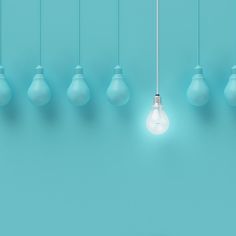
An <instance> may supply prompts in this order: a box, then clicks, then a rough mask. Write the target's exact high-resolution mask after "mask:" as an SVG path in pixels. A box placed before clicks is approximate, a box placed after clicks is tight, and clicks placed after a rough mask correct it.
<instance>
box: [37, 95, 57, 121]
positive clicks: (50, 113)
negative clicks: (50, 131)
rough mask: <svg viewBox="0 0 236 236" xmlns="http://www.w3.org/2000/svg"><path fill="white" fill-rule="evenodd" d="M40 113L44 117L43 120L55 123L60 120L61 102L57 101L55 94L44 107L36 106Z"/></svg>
mask: <svg viewBox="0 0 236 236" xmlns="http://www.w3.org/2000/svg"><path fill="white" fill-rule="evenodd" d="M35 109H37V111H38V114H39V115H40V116H41V117H42V118H43V120H44V121H45V122H47V123H49V124H54V123H56V122H57V121H59V117H60V115H61V114H59V104H58V102H57V101H56V98H55V97H54V96H53V97H52V100H51V101H50V102H49V104H47V105H46V106H43V107H35Z"/></svg>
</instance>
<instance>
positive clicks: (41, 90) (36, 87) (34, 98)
mask: <svg viewBox="0 0 236 236" xmlns="http://www.w3.org/2000/svg"><path fill="white" fill-rule="evenodd" d="M36 70H37V73H36V75H35V76H34V78H33V82H32V83H31V85H30V87H29V89H28V97H29V99H30V101H31V102H32V103H33V104H34V105H35V106H39V107H41V106H45V105H47V104H48V103H49V102H50V100H51V97H52V95H51V90H50V88H49V86H48V84H47V82H46V80H45V78H44V74H43V68H42V66H38V67H37V68H36Z"/></svg>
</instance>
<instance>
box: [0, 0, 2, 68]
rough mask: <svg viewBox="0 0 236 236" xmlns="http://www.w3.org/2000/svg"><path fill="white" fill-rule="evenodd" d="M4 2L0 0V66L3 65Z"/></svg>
mask: <svg viewBox="0 0 236 236" xmlns="http://www.w3.org/2000/svg"><path fill="white" fill-rule="evenodd" d="M2 12H3V11H2V0H0V65H2V18H3V17H2Z"/></svg>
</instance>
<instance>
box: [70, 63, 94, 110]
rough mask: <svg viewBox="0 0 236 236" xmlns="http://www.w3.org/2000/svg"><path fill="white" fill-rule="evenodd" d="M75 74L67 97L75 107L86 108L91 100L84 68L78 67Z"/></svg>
mask: <svg viewBox="0 0 236 236" xmlns="http://www.w3.org/2000/svg"><path fill="white" fill-rule="evenodd" d="M75 72H76V73H75V75H74V77H73V78H72V82H71V84H70V86H69V88H68V89H67V96H68V99H69V101H70V102H71V103H72V104H73V105H74V106H84V105H86V104H87V103H88V102H89V100H90V90H89V87H88V85H87V83H86V81H85V79H84V74H83V68H82V67H81V66H77V67H76V68H75Z"/></svg>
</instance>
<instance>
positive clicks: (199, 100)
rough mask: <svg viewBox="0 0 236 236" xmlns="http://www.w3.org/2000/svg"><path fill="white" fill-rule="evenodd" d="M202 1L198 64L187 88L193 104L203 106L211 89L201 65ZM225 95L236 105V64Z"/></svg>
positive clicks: (198, 15) (198, 16) (199, 8)
mask: <svg viewBox="0 0 236 236" xmlns="http://www.w3.org/2000/svg"><path fill="white" fill-rule="evenodd" d="M200 3H201V1H200V0H197V66H196V67H195V70H196V74H195V75H194V76H193V78H192V82H191V84H190V86H189V88H188V90H187V98H188V100H189V102H190V103H191V104H192V105H193V106H197V107H201V106H204V105H206V104H207V103H208V101H209V93H210V89H209V87H208V86H207V83H206V80H205V77H204V74H203V68H202V67H201V62H200V59H201V45H200V42H201V27H200V26H201V20H200V19H201V17H200V15H201V14H200V13H201V4H200ZM224 95H225V98H226V100H227V101H228V103H229V105H231V106H236V65H234V66H233V67H232V75H231V76H230V78H229V81H228V83H227V85H226V87H225V90H224Z"/></svg>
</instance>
